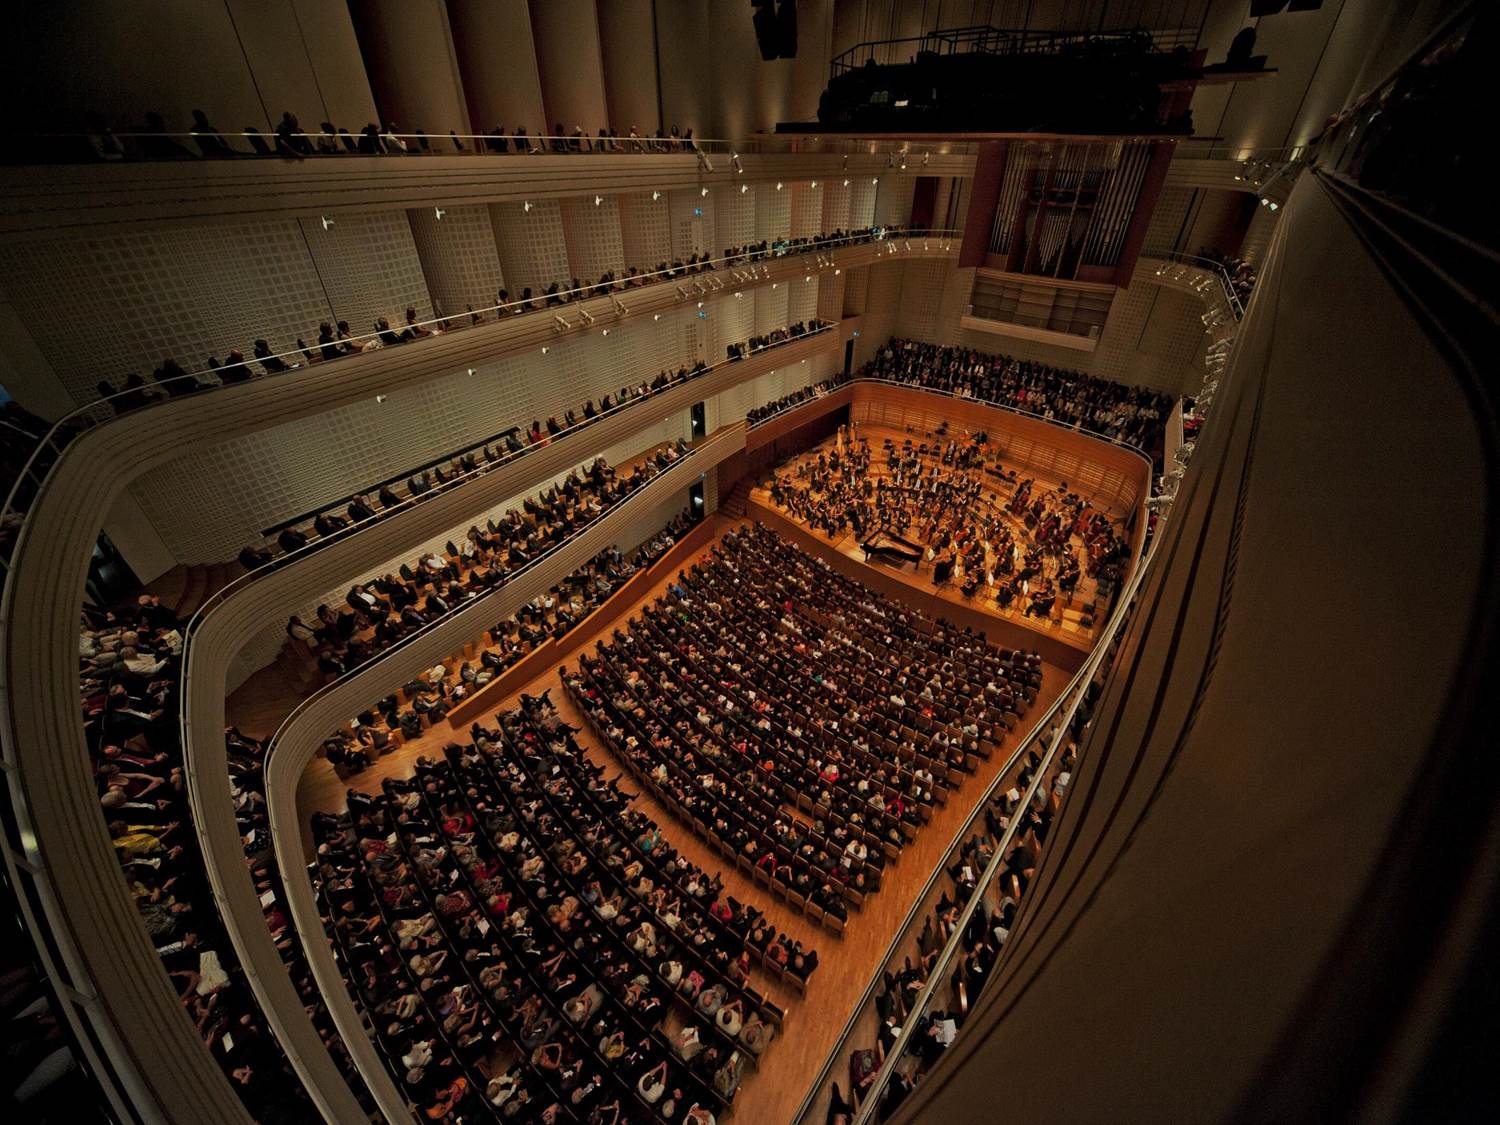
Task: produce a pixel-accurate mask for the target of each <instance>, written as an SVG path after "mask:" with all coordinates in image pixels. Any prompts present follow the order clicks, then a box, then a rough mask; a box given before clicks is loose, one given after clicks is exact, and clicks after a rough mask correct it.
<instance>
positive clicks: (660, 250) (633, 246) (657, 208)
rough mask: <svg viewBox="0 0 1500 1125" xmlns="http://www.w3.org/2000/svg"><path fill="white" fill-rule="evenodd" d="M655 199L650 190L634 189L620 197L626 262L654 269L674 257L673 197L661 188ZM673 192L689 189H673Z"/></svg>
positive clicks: (621, 237)
mask: <svg viewBox="0 0 1500 1125" xmlns="http://www.w3.org/2000/svg"><path fill="white" fill-rule="evenodd" d="M659 194H660V195H661V198H660V199H652V198H651V195H652V193H651V192H649V191H638V192H630V193H628V194H625V195H621V196H618V197H617V205H618V207H619V214H620V241H621V244H622V247H623V250H624V255H625V264H626V265H627V266H635V267H636V268H638V269H642V270H644V269H650V268H651V267H653V266H655V265H656V264H657V263H658V262H663V261H668V262H669V261H671V260H672V258H673V257H674V254H673V252H672V210H673V201H672V199H671V198H670V197H669V193H667V192H661V193H659ZM670 194H671V195H682V194H685V193H681V192H673V193H670Z"/></svg>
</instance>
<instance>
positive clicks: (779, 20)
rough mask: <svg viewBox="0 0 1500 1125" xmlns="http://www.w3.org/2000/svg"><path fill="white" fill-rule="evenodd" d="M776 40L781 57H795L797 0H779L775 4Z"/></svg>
mask: <svg viewBox="0 0 1500 1125" xmlns="http://www.w3.org/2000/svg"><path fill="white" fill-rule="evenodd" d="M776 40H777V45H778V53H779V54H780V55H781V57H782V58H784V59H795V58H796V57H797V0H781V2H780V3H779V4H778V5H777V6H776Z"/></svg>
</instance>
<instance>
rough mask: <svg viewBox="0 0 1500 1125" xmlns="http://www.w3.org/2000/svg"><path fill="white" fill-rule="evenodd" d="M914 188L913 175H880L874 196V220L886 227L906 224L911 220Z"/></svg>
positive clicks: (914, 179)
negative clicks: (877, 188)
mask: <svg viewBox="0 0 1500 1125" xmlns="http://www.w3.org/2000/svg"><path fill="white" fill-rule="evenodd" d="M916 190H917V177H915V176H898V175H894V174H892V175H887V176H881V177H880V184H879V190H878V192H877V193H876V196H875V219H874V221H875V222H877V223H879V224H881V225H882V226H888V227H904V226H906V224H907V223H909V222H911V203H912V196H913V195H914V194H915V193H916Z"/></svg>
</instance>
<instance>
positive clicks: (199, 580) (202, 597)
mask: <svg viewBox="0 0 1500 1125" xmlns="http://www.w3.org/2000/svg"><path fill="white" fill-rule="evenodd" d="M243 573H245V568H244V567H242V566H240V564H239V563H238V562H234V561H230V562H220V563H194V564H193V565H191V566H184V565H180V564H179V565H178V566H174V567H173V568H172V569H171V570H169V571H167V572H166V573H165V574H163V575H161V576H160V577H159V578H155V579H153V580H152V581H150V582H148V583H147V584H146V593H148V594H154V595H155V596H156V597H158V598H160V599H161V604H162V605H164V606H166V607H167V608H168V609H170V610H171V611H172V612H173V613H175V614H176V615H177V616H178V617H180V618H182V619H183V620H186V619H187V618H189V617H191V616H192V615H193V614H194V613H195V612H196V611H197V610H198V608H199V607H200V606H202V605H203V603H204V602H206V601H207V600H208V599H209V598H210V597H211V596H212V595H213V594H215V593H217V592H218V591H219V590H221V589H223V588H224V587H225V586H227V585H228V584H229V583H230V582H232V581H234V579H236V578H238V577H239V576H240V575H241V574H243Z"/></svg>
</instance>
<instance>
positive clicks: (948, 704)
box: [564, 526, 1041, 931]
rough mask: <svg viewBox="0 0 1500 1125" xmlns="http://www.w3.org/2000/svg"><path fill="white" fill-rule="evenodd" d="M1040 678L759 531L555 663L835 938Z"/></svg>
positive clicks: (632, 747)
mask: <svg viewBox="0 0 1500 1125" xmlns="http://www.w3.org/2000/svg"><path fill="white" fill-rule="evenodd" d="M772 576H774V579H773V577H772ZM908 673H910V675H908ZM918 677H920V679H919V678H918ZM1040 679H1041V673H1040V661H1039V659H1038V658H1037V657H1035V655H1034V654H1025V653H1020V652H1014V651H1007V650H1001V649H997V648H994V647H993V646H990V645H988V644H987V643H986V642H985V641H984V640H983V639H982V638H980V637H978V636H976V635H973V634H969V633H965V632H963V631H961V630H957V629H954V628H953V627H951V626H946V625H944V624H943V623H941V622H932V621H930V620H928V619H926V618H924V617H922V616H921V615H917V614H913V613H910V612H908V611H904V610H901V609H899V608H898V607H896V606H894V605H893V604H891V603H889V602H886V601H884V600H883V599H880V598H878V597H876V596H875V595H873V594H871V593H870V592H869V591H867V590H865V589H864V588H862V587H860V586H858V585H857V584H856V583H853V582H851V581H849V580H848V579H845V578H843V577H842V576H840V575H838V574H836V573H835V572H833V571H832V570H831V569H829V568H828V567H826V565H824V564H822V563H820V562H818V561H817V560H814V559H812V558H811V557H810V556H807V555H805V554H803V553H802V552H800V551H798V550H796V549H795V548H793V547H792V546H791V545H790V544H787V543H785V542H784V541H782V540H780V539H778V538H777V537H775V536H774V535H772V534H771V533H770V532H768V531H765V530H764V529H763V528H760V527H759V526H755V527H750V528H746V529H744V530H742V531H739V532H735V533H730V534H728V535H726V536H725V538H724V540H723V541H722V542H721V544H720V546H719V548H717V549H716V551H715V553H714V555H713V557H712V558H711V559H709V560H706V561H705V562H703V563H700V564H698V565H696V566H695V567H694V568H693V569H692V571H691V572H690V573H688V574H683V575H681V576H679V580H678V582H677V583H676V584H675V585H674V586H673V587H672V589H671V590H670V592H669V594H668V595H667V596H666V598H664V599H663V601H662V602H661V603H659V604H658V605H657V606H656V607H654V608H651V609H648V610H646V611H644V612H643V613H642V614H641V615H640V616H639V617H638V618H636V619H635V620H634V621H633V622H632V631H631V633H630V634H628V635H627V634H624V633H621V632H620V631H618V630H617V631H616V632H615V635H614V639H613V643H611V644H603V643H601V644H600V646H599V650H598V655H597V656H596V657H593V658H585V659H584V660H583V661H582V663H581V664H580V667H579V669H578V671H577V672H576V673H568V672H567V671H566V670H564V682H565V683H566V684H567V685H568V687H569V689H570V690H571V691H572V692H573V693H574V694H575V696H576V697H577V698H578V699H579V701H580V703H581V705H582V706H583V708H584V710H585V712H586V713H587V714H588V715H589V716H590V718H591V719H592V721H593V722H594V723H595V725H596V727H597V728H598V730H599V733H600V735H601V736H602V737H603V738H604V739H605V740H606V742H608V743H609V744H610V745H611V746H613V747H614V748H615V749H616V751H617V753H618V754H619V755H620V757H621V759H622V760H623V761H626V762H628V763H632V764H633V765H634V767H635V768H636V770H637V771H638V774H639V776H641V777H642V779H643V780H644V781H645V782H646V783H648V784H651V785H652V786H654V787H655V788H656V789H657V790H658V792H659V793H661V794H662V796H663V799H665V800H668V801H669V802H670V803H672V804H673V805H675V806H676V807H677V808H679V809H680V810H681V811H682V812H683V814H684V815H685V816H686V817H687V818H688V819H690V820H691V821H693V822H695V823H696V824H698V826H699V828H700V830H701V831H703V833H704V834H705V835H706V836H707V837H708V838H709V839H710V840H711V841H713V842H715V843H716V844H717V846H719V847H721V848H722V849H723V850H725V851H726V852H727V854H730V855H732V856H733V857H735V859H736V861H737V862H738V861H739V860H741V859H743V860H744V861H745V862H746V864H747V866H751V867H752V868H753V871H754V872H757V873H758V874H757V875H756V877H757V878H761V879H762V881H764V882H765V883H766V884H767V885H769V886H772V887H773V888H775V889H776V890H777V891H778V892H779V893H782V894H784V895H786V896H787V897H788V898H789V899H790V900H791V901H793V902H794V904H797V905H801V906H803V907H805V908H807V909H808V910H809V912H810V913H813V914H814V917H816V918H819V919H820V920H823V921H825V922H826V923H827V924H828V925H829V926H830V928H833V929H835V930H836V931H842V928H843V922H844V920H845V919H846V918H847V914H848V908H849V906H851V905H853V906H856V907H857V906H858V905H859V904H860V903H862V901H863V897H864V895H865V894H866V893H869V892H873V891H874V890H876V889H878V886H879V882H880V871H881V868H882V867H883V866H884V863H885V861H886V859H887V858H888V857H893V856H895V855H896V854H898V853H899V850H900V848H901V847H902V846H903V845H904V843H905V842H906V840H907V839H908V838H909V837H910V836H911V835H912V834H914V833H915V831H916V828H917V826H918V825H919V824H920V823H922V822H923V820H925V819H926V817H927V816H928V815H930V810H931V807H932V804H933V802H934V801H935V800H937V799H939V797H940V794H941V793H942V791H943V790H944V789H946V788H948V787H950V786H952V785H955V784H956V783H957V782H958V779H959V778H960V777H961V776H962V772H963V771H964V770H966V769H969V770H971V769H973V768H974V766H975V764H976V763H977V760H978V758H979V757H980V756H981V755H988V754H989V753H991V752H993V750H994V749H995V748H997V747H998V746H999V745H1000V744H1001V743H1002V742H1003V740H1004V738H1005V733H1006V731H1007V730H1008V729H1009V727H1010V726H1013V725H1014V723H1015V722H1017V721H1018V720H1019V716H1020V713H1021V712H1022V711H1024V710H1025V708H1026V707H1027V706H1028V705H1029V703H1030V701H1031V700H1032V699H1034V698H1035V693H1036V690H1037V688H1038V687H1039V686H1040ZM893 685H894V687H895V690H891V687H892V686H893ZM903 692H905V693H906V694H902V693H903ZM907 695H910V699H909V700H908V698H907V697H906V696H907ZM804 724H805V725H804ZM791 809H799V810H801V811H802V812H803V813H805V814H807V815H809V816H811V817H812V818H813V819H812V823H811V825H808V824H806V823H804V822H803V821H802V820H800V819H799V817H798V815H796V814H794V813H793V812H791V811H790V810H791ZM792 896H795V897H792Z"/></svg>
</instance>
